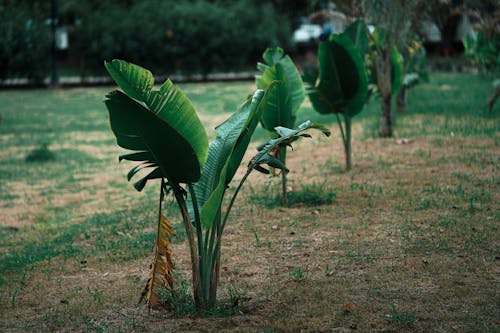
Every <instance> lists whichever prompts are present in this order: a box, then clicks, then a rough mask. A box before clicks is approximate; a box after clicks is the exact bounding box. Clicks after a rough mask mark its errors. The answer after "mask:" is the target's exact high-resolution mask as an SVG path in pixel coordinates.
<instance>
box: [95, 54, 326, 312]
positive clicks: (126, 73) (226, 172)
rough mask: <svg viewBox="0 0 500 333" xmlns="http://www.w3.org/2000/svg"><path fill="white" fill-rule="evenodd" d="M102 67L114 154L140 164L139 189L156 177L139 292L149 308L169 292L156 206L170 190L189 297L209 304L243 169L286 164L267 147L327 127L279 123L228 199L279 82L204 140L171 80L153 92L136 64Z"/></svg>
mask: <svg viewBox="0 0 500 333" xmlns="http://www.w3.org/2000/svg"><path fill="white" fill-rule="evenodd" d="M105 67H106V69H107V70H108V72H109V74H110V75H111V77H112V78H113V79H114V81H115V82H116V83H117V84H118V86H119V87H120V88H121V91H120V90H114V91H112V92H110V93H109V94H107V95H106V100H105V104H106V107H107V109H108V112H109V117H110V124H111V130H112V131H113V133H114V135H115V137H116V141H117V144H118V145H119V146H120V147H122V148H125V149H128V150H131V151H132V152H130V153H127V154H124V155H121V156H120V157H119V160H129V161H135V162H138V163H139V164H138V165H137V166H135V167H133V168H132V169H131V170H130V171H129V173H128V174H127V178H128V180H131V179H132V177H134V176H138V174H142V175H143V176H141V177H140V179H139V180H138V181H136V182H135V183H134V187H135V188H136V190H138V191H141V190H142V189H143V188H144V187H145V186H146V185H147V183H148V182H150V181H153V180H159V183H160V199H159V209H158V220H157V225H158V227H157V236H156V240H155V246H154V258H153V262H152V264H151V269H150V273H149V277H148V281H147V283H146V286H145V288H144V291H143V293H142V296H141V300H142V299H143V298H145V299H146V304H147V305H148V307H149V308H151V307H152V306H155V305H157V304H158V303H160V301H161V299H160V296H159V294H160V290H162V289H166V290H169V291H170V292H172V291H173V278H172V271H173V269H174V267H173V264H172V259H171V250H170V249H169V248H168V245H169V239H170V236H171V235H172V234H173V231H172V226H171V223H170V221H169V220H168V219H167V218H166V216H165V215H164V214H163V212H162V202H163V200H164V198H165V196H166V195H167V194H168V193H170V192H172V194H173V196H174V198H175V200H176V202H177V204H178V206H179V208H180V212H181V215H182V220H183V224H184V227H185V229H186V234H187V239H188V243H189V250H190V254H191V269H192V284H193V298H194V303H195V305H196V307H197V308H200V309H203V308H204V309H207V308H211V307H213V306H214V305H215V302H216V297H217V296H216V295H217V283H218V278H219V267H220V251H221V241H222V234H223V231H224V228H225V226H226V224H227V221H228V218H229V213H230V211H231V208H232V206H233V205H234V203H235V199H236V196H237V194H238V193H239V191H240V189H241V187H242V185H243V183H244V181H245V180H246V179H247V177H248V174H249V173H250V172H251V171H252V170H254V169H258V170H261V171H262V170H263V169H264V168H263V167H262V165H266V164H267V165H269V166H271V167H275V168H280V169H285V166H284V165H282V164H280V161H279V160H278V159H276V158H275V157H273V156H271V155H270V154H268V152H269V151H270V150H271V149H274V148H275V147H277V146H278V145H280V144H286V143H290V142H291V141H293V140H296V139H297V138H299V137H303V136H307V135H306V134H304V133H302V132H303V131H305V130H307V129H310V128H317V129H320V130H322V131H323V132H325V134H326V133H327V130H326V129H324V128H322V127H321V126H319V125H316V124H311V123H308V124H306V125H303V126H302V127H300V128H299V129H298V130H296V131H293V130H288V131H287V130H282V129H280V131H279V132H278V134H279V135H280V137H281V139H280V140H277V141H273V142H271V143H270V144H269V146H267V147H265V148H263V149H262V150H261V151H260V152H259V153H258V156H256V157H255V158H254V159H252V161H251V163H250V164H249V167H248V170H247V173H246V174H245V176H244V177H243V179H242V180H241V181H240V183H239V185H238V187H237V188H236V191H235V192H234V194H233V196H232V197H231V199H230V201H229V203H227V202H225V200H224V196H225V193H226V190H227V188H228V187H229V185H230V182H231V180H232V178H233V177H234V175H235V173H236V170H237V168H238V167H239V165H240V163H241V160H242V159H243V156H244V154H245V152H246V149H247V147H248V144H249V142H250V138H251V136H252V134H253V132H254V130H255V128H256V126H257V124H258V121H259V119H260V116H261V114H262V112H264V110H265V108H267V107H268V106H269V105H273V104H274V103H276V99H277V98H278V91H279V84H280V83H279V82H275V83H272V84H270V85H269V87H268V88H267V89H266V90H265V91H264V90H257V91H255V93H254V94H253V95H252V96H251V97H250V98H248V99H247V100H246V101H245V102H244V103H243V104H242V105H241V106H240V108H239V109H238V110H237V111H236V112H235V113H234V114H233V115H231V116H230V117H229V118H228V119H227V120H226V121H225V122H223V123H222V124H221V125H219V126H218V127H217V128H216V133H217V138H216V139H215V141H214V142H212V143H211V144H210V146H209V145H208V139H207V135H206V131H205V129H204V127H203V126H202V124H201V122H200V120H199V118H198V116H197V114H196V112H195V110H194V108H193V106H192V104H191V102H190V100H189V99H188V98H187V97H186V95H184V93H183V92H182V91H181V90H180V89H179V88H177V87H176V86H175V85H173V84H172V82H171V81H170V80H167V81H166V82H165V83H163V85H161V87H160V88H159V89H158V90H156V89H153V86H154V79H153V75H152V74H151V72H149V71H148V70H146V69H144V68H142V67H140V66H137V65H134V64H131V63H128V62H125V61H122V60H113V61H111V62H106V63H105ZM280 133H281V134H280ZM287 140H288V141H287ZM145 170H148V171H145ZM144 174H145V175H144Z"/></svg>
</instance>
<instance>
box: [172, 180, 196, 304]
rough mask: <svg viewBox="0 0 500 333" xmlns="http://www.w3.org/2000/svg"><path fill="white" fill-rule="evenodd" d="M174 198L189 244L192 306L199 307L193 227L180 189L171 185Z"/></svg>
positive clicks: (176, 185) (177, 185)
mask: <svg viewBox="0 0 500 333" xmlns="http://www.w3.org/2000/svg"><path fill="white" fill-rule="evenodd" d="M172 189H173V193H174V197H175V199H176V201H177V204H178V205H179V208H180V210H181V215H182V221H183V222H184V228H185V229H186V235H187V239H188V243H189V250H190V253H191V269H192V274H193V295H194V304H195V306H196V307H198V308H199V307H200V305H201V304H200V278H201V276H200V266H199V261H198V260H197V258H196V245H195V244H194V243H195V240H194V232H193V225H192V224H191V218H190V217H189V212H188V210H187V206H186V200H184V196H183V193H182V189H181V187H180V186H179V184H173V185H172Z"/></svg>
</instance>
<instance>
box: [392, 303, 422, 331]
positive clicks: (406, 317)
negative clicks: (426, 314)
mask: <svg viewBox="0 0 500 333" xmlns="http://www.w3.org/2000/svg"><path fill="white" fill-rule="evenodd" d="M391 308H392V313H391V314H390V315H389V321H390V322H391V323H395V324H399V325H404V326H412V325H413V324H414V323H415V322H416V321H417V320H418V317H417V315H416V314H415V312H411V311H410V312H399V311H397V310H396V306H395V305H394V303H393V304H391Z"/></svg>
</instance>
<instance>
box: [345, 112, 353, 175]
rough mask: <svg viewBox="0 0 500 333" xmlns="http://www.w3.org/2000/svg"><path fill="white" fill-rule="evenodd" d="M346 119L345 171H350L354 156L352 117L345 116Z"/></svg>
mask: <svg viewBox="0 0 500 333" xmlns="http://www.w3.org/2000/svg"><path fill="white" fill-rule="evenodd" d="M344 119H345V132H346V137H345V139H346V140H345V141H344V150H345V169H346V171H349V170H351V169H352V154H351V117H349V116H348V115H344Z"/></svg>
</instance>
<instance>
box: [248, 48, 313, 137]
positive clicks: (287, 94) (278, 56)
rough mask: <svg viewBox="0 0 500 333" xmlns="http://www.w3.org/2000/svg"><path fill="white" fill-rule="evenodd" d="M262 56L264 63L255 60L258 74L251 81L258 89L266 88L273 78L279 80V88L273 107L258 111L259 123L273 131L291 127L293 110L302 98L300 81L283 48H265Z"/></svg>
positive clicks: (303, 93) (298, 106)
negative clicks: (260, 115) (278, 128)
mask: <svg viewBox="0 0 500 333" xmlns="http://www.w3.org/2000/svg"><path fill="white" fill-rule="evenodd" d="M262 58H263V59H264V61H265V64H263V63H258V64H257V69H259V70H260V71H261V72H262V75H260V76H257V77H256V80H255V83H256V85H257V88H259V89H263V90H264V89H267V88H268V87H269V85H270V84H271V83H272V82H274V81H281V82H282V84H281V85H280V86H279V90H276V91H275V94H274V96H273V97H274V98H275V100H274V101H271V102H270V103H272V104H275V105H274V107H269V108H266V109H265V110H264V112H263V113H262V118H261V123H262V126H263V127H264V128H265V129H267V130H268V131H273V130H274V128H275V127H276V126H285V127H293V126H294V125H295V119H296V113H297V111H298V110H299V108H300V105H301V104H302V102H303V101H304V98H305V91H304V84H303V82H302V78H301V76H300V73H299V72H298V70H297V68H296V66H295V64H294V63H293V61H292V59H291V58H290V57H289V56H288V55H285V53H284V51H283V49H281V48H279V47H277V48H269V49H267V50H266V51H265V52H264V54H263V56H262Z"/></svg>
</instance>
